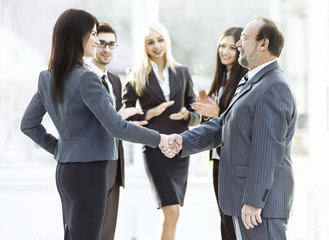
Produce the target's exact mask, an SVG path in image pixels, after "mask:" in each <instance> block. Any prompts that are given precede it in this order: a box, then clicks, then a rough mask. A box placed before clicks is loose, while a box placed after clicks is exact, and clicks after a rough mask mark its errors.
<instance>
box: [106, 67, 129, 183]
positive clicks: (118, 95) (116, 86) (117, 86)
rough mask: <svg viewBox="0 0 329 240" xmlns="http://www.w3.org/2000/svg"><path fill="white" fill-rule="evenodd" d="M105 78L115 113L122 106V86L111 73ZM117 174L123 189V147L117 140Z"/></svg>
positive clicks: (118, 79)
mask: <svg viewBox="0 0 329 240" xmlns="http://www.w3.org/2000/svg"><path fill="white" fill-rule="evenodd" d="M107 76H108V77H109V79H110V82H111V84H112V87H113V92H114V95H115V99H116V103H115V109H116V110H117V111H119V110H120V108H121V106H122V96H121V95H122V93H121V91H122V85H121V81H120V78H119V76H118V75H115V74H113V73H110V72H107ZM118 148H119V149H118V154H119V157H118V161H119V164H118V172H117V178H119V179H118V180H119V183H120V185H121V186H123V187H124V185H125V172H124V166H125V163H124V162H125V161H124V152H123V146H122V141H121V140H119V147H118Z"/></svg>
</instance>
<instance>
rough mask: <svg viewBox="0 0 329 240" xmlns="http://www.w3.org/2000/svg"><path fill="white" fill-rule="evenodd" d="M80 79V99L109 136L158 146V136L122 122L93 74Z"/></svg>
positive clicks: (88, 73) (148, 130) (89, 73)
mask: <svg viewBox="0 0 329 240" xmlns="http://www.w3.org/2000/svg"><path fill="white" fill-rule="evenodd" d="M81 78H82V79H81V86H80V94H81V97H82V99H83V101H84V102H85V104H86V105H87V106H88V108H89V109H90V110H91V111H92V112H93V114H94V115H95V116H96V118H97V119H98V120H99V121H100V122H101V124H102V125H103V126H104V127H105V129H106V130H107V131H108V133H109V135H110V136H112V137H115V138H119V139H121V140H125V141H130V142H134V143H142V144H145V145H148V146H151V147H154V148H155V147H157V146H158V144H159V143H160V134H159V133H158V132H157V131H154V130H151V129H147V128H143V127H140V126H137V125H135V124H132V123H129V122H127V121H125V120H123V119H122V118H121V116H120V115H119V114H118V113H117V111H116V110H115V109H114V107H113V105H112V104H111V103H110V101H109V95H108V93H107V92H106V91H105V90H104V88H103V87H102V86H101V82H100V81H99V80H97V79H94V78H97V77H96V75H95V74H94V73H92V72H85V73H84V74H83V76H81Z"/></svg>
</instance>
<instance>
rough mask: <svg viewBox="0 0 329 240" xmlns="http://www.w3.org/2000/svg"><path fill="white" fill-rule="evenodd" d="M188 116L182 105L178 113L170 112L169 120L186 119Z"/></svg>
mask: <svg viewBox="0 0 329 240" xmlns="http://www.w3.org/2000/svg"><path fill="white" fill-rule="evenodd" d="M189 116H190V113H189V111H187V109H186V108H185V107H182V108H181V109H180V110H179V112H178V113H173V114H170V116H169V118H170V119H171V120H182V119H183V120H185V121H187V120H188V118H189Z"/></svg>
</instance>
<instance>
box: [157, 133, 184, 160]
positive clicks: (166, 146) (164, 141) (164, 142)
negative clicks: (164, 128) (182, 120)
mask: <svg viewBox="0 0 329 240" xmlns="http://www.w3.org/2000/svg"><path fill="white" fill-rule="evenodd" d="M160 135H161V141H160V143H159V148H160V149H161V152H162V153H163V154H164V155H165V156H166V157H168V158H173V157H174V156H175V155H176V154H177V153H179V151H180V150H181V149H182V147H183V138H182V137H181V136H180V135H178V134H171V135H165V134H160Z"/></svg>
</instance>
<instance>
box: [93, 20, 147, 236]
mask: <svg viewBox="0 0 329 240" xmlns="http://www.w3.org/2000/svg"><path fill="white" fill-rule="evenodd" d="M97 37H98V39H99V42H100V44H98V46H97V48H96V53H95V56H94V57H93V59H92V61H91V62H88V66H89V67H90V68H91V70H92V71H93V72H94V73H96V74H97V75H98V76H99V78H100V80H101V81H102V83H103V84H104V86H105V88H106V89H107V90H108V91H109V93H110V95H111V97H112V100H113V104H115V108H116V110H117V111H118V113H119V114H120V115H121V117H122V118H123V119H127V118H128V117H130V116H132V115H135V114H142V110H141V109H137V108H126V107H125V105H122V103H121V89H122V87H121V81H120V78H119V76H117V75H115V74H113V73H111V72H109V71H107V65H108V64H109V63H110V62H111V59H112V57H113V54H114V50H115V49H116V48H117V46H118V43H117V35H116V32H115V30H114V29H113V28H112V27H111V26H110V25H109V24H107V23H100V25H99V27H98V29H97ZM134 123H135V124H138V125H145V124H147V121H141V122H134ZM104 131H105V130H104ZM118 153H119V154H118V156H119V157H118V160H115V161H109V163H108V192H107V203H106V212H105V216H104V222H103V227H102V236H101V240H113V239H114V234H115V227H116V221H117V215H118V205H119V193H120V186H124V156H123V147H122V142H121V141H119V144H118Z"/></svg>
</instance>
